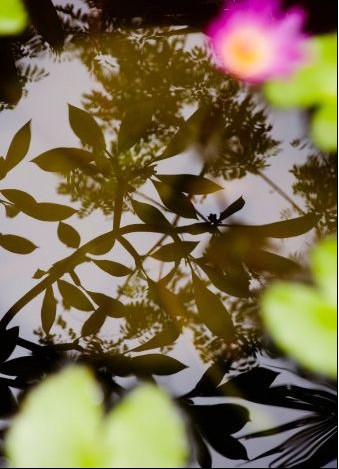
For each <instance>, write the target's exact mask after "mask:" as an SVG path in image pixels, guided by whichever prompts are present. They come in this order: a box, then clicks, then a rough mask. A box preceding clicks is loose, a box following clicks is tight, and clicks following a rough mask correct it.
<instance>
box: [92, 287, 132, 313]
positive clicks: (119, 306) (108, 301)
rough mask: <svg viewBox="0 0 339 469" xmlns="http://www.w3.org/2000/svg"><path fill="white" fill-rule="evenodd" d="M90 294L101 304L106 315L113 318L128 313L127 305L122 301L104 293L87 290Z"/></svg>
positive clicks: (101, 308)
mask: <svg viewBox="0 0 339 469" xmlns="http://www.w3.org/2000/svg"><path fill="white" fill-rule="evenodd" d="M87 293H88V295H89V296H90V297H91V298H92V300H93V301H94V302H95V303H96V304H97V305H98V306H99V309H100V310H102V311H103V312H104V313H105V315H106V316H110V317H112V318H122V317H123V316H125V314H126V307H125V305H124V304H123V303H121V301H119V300H116V299H115V298H112V297H110V296H107V295H105V294H104V293H99V292H92V291H88V290H87Z"/></svg>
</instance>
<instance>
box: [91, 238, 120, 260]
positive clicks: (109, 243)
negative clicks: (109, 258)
mask: <svg viewBox="0 0 339 469" xmlns="http://www.w3.org/2000/svg"><path fill="white" fill-rule="evenodd" d="M114 243H115V238H109V239H105V241H103V242H101V243H100V244H96V245H95V246H92V247H91V248H89V249H88V252H89V253H90V254H94V255H95V256H101V255H103V254H107V253H108V252H109V251H110V250H111V249H112V247H113V246H114Z"/></svg>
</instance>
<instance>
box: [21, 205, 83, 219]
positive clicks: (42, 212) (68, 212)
mask: <svg viewBox="0 0 339 469" xmlns="http://www.w3.org/2000/svg"><path fill="white" fill-rule="evenodd" d="M26 213H27V215H29V216H31V217H32V218H36V219H37V220H42V221H60V220H65V219H66V218H69V217H71V216H72V215H74V214H75V213H77V211H76V210H75V209H74V208H72V207H68V205H61V204H53V203H46V202H41V203H38V204H36V206H35V207H34V208H32V209H30V210H29V211H27V212H26Z"/></svg>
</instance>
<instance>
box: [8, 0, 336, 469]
mask: <svg viewBox="0 0 339 469" xmlns="http://www.w3.org/2000/svg"><path fill="white" fill-rule="evenodd" d="M198 3H199V5H197V2H192V1H187V0H186V1H181V2H178V1H171V2H168V1H167V2H164V1H159V0H158V1H156V2H155V1H154V2H153V1H147V2H146V1H145V0H144V1H138V2H129V1H124V2H109V1H104V0H102V1H99V0H98V1H90V0H87V1H86V0H79V1H73V2H67V1H61V0H54V1H53V3H52V2H50V1H44V2H36V1H31V0H30V1H29V0H26V4H27V6H28V7H29V11H30V16H31V22H32V24H31V26H30V27H29V29H28V30H27V31H26V32H25V34H23V35H22V36H21V37H19V38H6V39H4V38H1V39H0V60H1V73H0V134H1V140H0V154H2V155H4V156H6V155H7V163H5V162H4V160H3V159H1V160H0V176H1V185H0V204H1V207H0V211H1V233H2V236H1V237H0V244H1V243H2V244H1V245H2V246H3V248H4V249H1V250H0V259H1V271H0V278H1V296H0V306H1V315H0V390H1V396H2V397H1V402H0V424H1V427H0V432H1V434H0V436H1V438H2V437H3V436H4V434H5V431H6V428H8V426H9V425H10V421H11V420H10V419H11V416H12V415H13V413H15V412H16V410H17V407H18V402H20V399H21V397H22V396H23V395H24V394H25V392H26V391H27V390H28V389H30V388H31V387H32V386H33V385H34V384H36V383H37V382H39V381H40V380H41V379H42V378H43V377H44V376H46V375H47V374H49V373H51V372H53V371H55V370H58V369H60V368H62V367H64V366H66V365H67V364H68V363H73V362H81V363H86V364H88V366H90V367H91V368H92V369H93V370H94V371H95V373H96V375H97V377H98V379H99V381H100V382H101V383H102V387H103V390H104V393H105V399H106V401H107V405H108V406H111V405H113V404H114V403H115V402H116V401H117V400H118V399H119V398H120V397H121V396H122V395H123V394H124V392H125V390H127V389H130V388H131V387H133V386H135V385H136V384H137V383H138V382H140V381H142V380H145V379H146V380H152V381H154V382H156V383H158V384H159V385H160V386H163V387H165V388H166V389H168V391H169V392H170V393H171V394H172V395H173V396H174V397H175V398H176V399H177V402H178V404H179V405H180V406H181V407H182V408H183V411H184V413H185V414H186V415H187V420H188V430H189V433H190V438H191V440H192V454H191V461H190V467H238V466H241V467H336V466H335V462H334V460H335V458H336V452H337V449H336V442H337V435H336V421H337V420H336V406H337V401H336V388H335V383H332V382H329V381H327V380H326V379H324V378H323V377H321V376H314V375H309V374H308V373H307V372H305V371H304V370H301V369H300V368H299V367H298V366H297V365H296V364H295V363H294V362H293V361H291V360H290V359H289V358H287V357H285V356H283V355H282V354H281V353H280V351H278V350H276V349H275V347H274V346H273V344H272V343H271V342H270V339H269V336H268V334H267V333H266V332H265V330H264V329H263V327H262V324H261V321H260V314H259V304H258V302H259V298H260V294H261V292H262V290H263V289H264V287H265V285H267V284H268V283H270V282H271V281H272V280H275V279H288V280H291V281H303V282H306V283H309V282H311V278H310V273H309V270H308V265H307V258H308V256H307V254H308V251H309V249H310V248H311V247H312V246H313V244H314V243H315V242H316V241H317V240H318V239H320V238H322V237H323V236H325V235H326V234H329V233H334V232H335V230H336V223H337V218H336V213H337V212H336V201H337V192H336V187H337V182H336V174H337V168H336V161H337V157H336V156H335V155H328V154H321V153H320V152H319V151H318V150H317V149H316V148H314V147H313V146H312V144H311V142H310V141H309V140H308V137H307V115H305V114H304V113H301V112H299V111H298V110H291V111H283V112H282V111H277V110H274V109H270V108H269V107H268V106H267V104H266V103H265V101H264V100H263V98H262V96H261V95H260V92H259V91H257V90H254V89H250V88H248V87H246V86H245V85H243V84H241V83H239V82H237V81H236V80H234V79H232V78H230V77H228V76H225V75H222V74H220V73H219V72H218V71H217V70H216V69H215V68H214V67H213V63H212V61H211V58H210V53H209V48H208V43H207V39H206V37H205V36H204V34H203V30H204V25H205V24H206V22H207V21H208V18H210V17H211V16H212V15H214V14H215V13H216V12H217V11H218V9H219V8H220V4H219V2H216V1H212V0H201V1H200V2H198ZM328 3H329V4H330V3H331V2H328ZM312 8H313V7H312ZM331 8H332V7H331ZM323 12H327V14H326V15H325V13H324V14H323V17H324V18H325V19H327V20H326V21H322V18H321V17H320V16H319V15H318V16H317V11H313V9H312V11H310V15H309V25H308V27H309V29H310V30H312V31H315V32H326V31H329V30H331V28H332V27H333V24H331V23H330V20H329V18H330V19H331V18H333V15H331V12H330V9H327V10H326V8H325V7H324V8H323ZM315 18H318V22H317V21H316V20H315ZM93 118H94V119H95V120H93ZM29 122H30V124H28V123H29ZM20 129H22V130H20ZM15 135H16V137H15V138H14V139H13V137H14V136H15ZM11 149H12V150H11ZM9 155H10V156H9ZM11 155H12V156H11ZM6 235H15V236H20V237H21V238H24V239H18V238H12V237H9V236H7V237H6ZM27 240H28V241H27ZM31 243H34V246H33V245H32V244H31ZM36 246H37V247H38V248H35V247H36ZM310 346H312V344H310ZM150 411H151V409H150ZM0 447H1V446H0ZM5 464H6V463H5V461H4V462H3V465H5Z"/></svg>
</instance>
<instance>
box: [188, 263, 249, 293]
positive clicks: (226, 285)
mask: <svg viewBox="0 0 339 469" xmlns="http://www.w3.org/2000/svg"><path fill="white" fill-rule="evenodd" d="M196 262H197V264H198V265H199V267H201V269H202V270H203V271H204V272H205V274H206V275H207V276H208V278H209V279H210V281H211V282H212V283H213V285H214V286H215V287H217V288H218V289H219V290H220V291H223V292H225V293H227V294H228V295H231V296H236V297H238V298H248V297H249V296H250V295H251V292H250V276H249V274H248V273H247V272H246V271H245V269H244V268H243V266H242V264H241V263H240V262H239V263H235V262H233V263H232V265H231V264H230V263H229V264H228V265H227V270H226V269H225V270H222V269H221V268H220V267H215V266H212V265H210V264H207V263H206V262H204V260H203V259H202V260H200V259H199V260H198V259H197V260H196Z"/></svg>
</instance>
